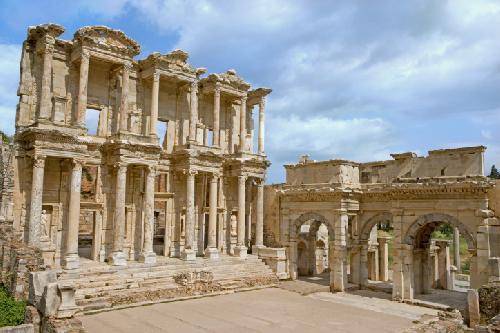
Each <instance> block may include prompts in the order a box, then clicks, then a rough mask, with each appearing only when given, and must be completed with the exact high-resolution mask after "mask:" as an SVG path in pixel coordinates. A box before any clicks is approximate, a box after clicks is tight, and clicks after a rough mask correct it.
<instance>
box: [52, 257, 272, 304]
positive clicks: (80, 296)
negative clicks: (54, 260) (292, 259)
mask: <svg viewBox="0 0 500 333" xmlns="http://www.w3.org/2000/svg"><path fill="white" fill-rule="evenodd" d="M58 279H59V280H64V281H65V282H70V283H71V284H73V285H74V286H75V289H76V293H75V299H76V304H77V305H78V306H79V307H80V312H83V313H92V312H99V311H103V310H110V309H115V308H122V307H127V306H131V305H142V304H150V303H157V302H163V301H170V300H178V299H185V298H192V297H201V296H208V295H217V294H223V293H228V292H234V291H243V290H250V289H257V288H265V287H271V286H275V285H276V284H277V282H278V280H277V278H276V274H275V273H274V272H273V271H272V270H271V269H270V268H269V267H268V266H267V265H266V264H265V263H264V262H263V261H262V260H261V259H259V258H258V257H257V256H254V255H249V256H248V258H247V259H246V260H241V259H239V258H236V257H230V256H221V258H220V259H219V260H208V259H204V258H197V259H196V261H193V262H186V261H182V260H180V259H175V258H165V257H158V261H157V263H156V264H153V265H148V264H142V263H138V262H129V264H128V266H127V267H117V266H110V265H107V264H105V263H99V262H94V261H87V260H85V261H82V263H81V268H80V269H79V270H78V274H75V272H70V273H68V272H63V273H61V275H60V276H59V277H58Z"/></svg>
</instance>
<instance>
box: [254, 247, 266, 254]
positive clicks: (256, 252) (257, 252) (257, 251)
mask: <svg viewBox="0 0 500 333" xmlns="http://www.w3.org/2000/svg"><path fill="white" fill-rule="evenodd" d="M264 248H265V246H264V245H252V254H255V255H258V254H259V250H260V249H264Z"/></svg>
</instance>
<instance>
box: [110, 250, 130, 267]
mask: <svg viewBox="0 0 500 333" xmlns="http://www.w3.org/2000/svg"><path fill="white" fill-rule="evenodd" d="M109 263H110V264H111V265H113V266H127V256H126V255H125V253H123V252H122V251H117V252H113V253H112V254H111V257H110V258H109Z"/></svg>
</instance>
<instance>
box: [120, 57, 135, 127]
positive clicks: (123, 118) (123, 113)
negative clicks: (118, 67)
mask: <svg viewBox="0 0 500 333" xmlns="http://www.w3.org/2000/svg"><path fill="white" fill-rule="evenodd" d="M131 69H132V65H131V64H130V63H125V64H124V65H123V69H122V94H121V98H120V131H121V132H126V131H128V91H129V81H130V70H131Z"/></svg>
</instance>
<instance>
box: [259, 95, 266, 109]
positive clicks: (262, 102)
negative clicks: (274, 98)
mask: <svg viewBox="0 0 500 333" xmlns="http://www.w3.org/2000/svg"><path fill="white" fill-rule="evenodd" d="M265 106H266V96H262V97H261V98H260V99H259V111H260V112H264V107H265Z"/></svg>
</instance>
